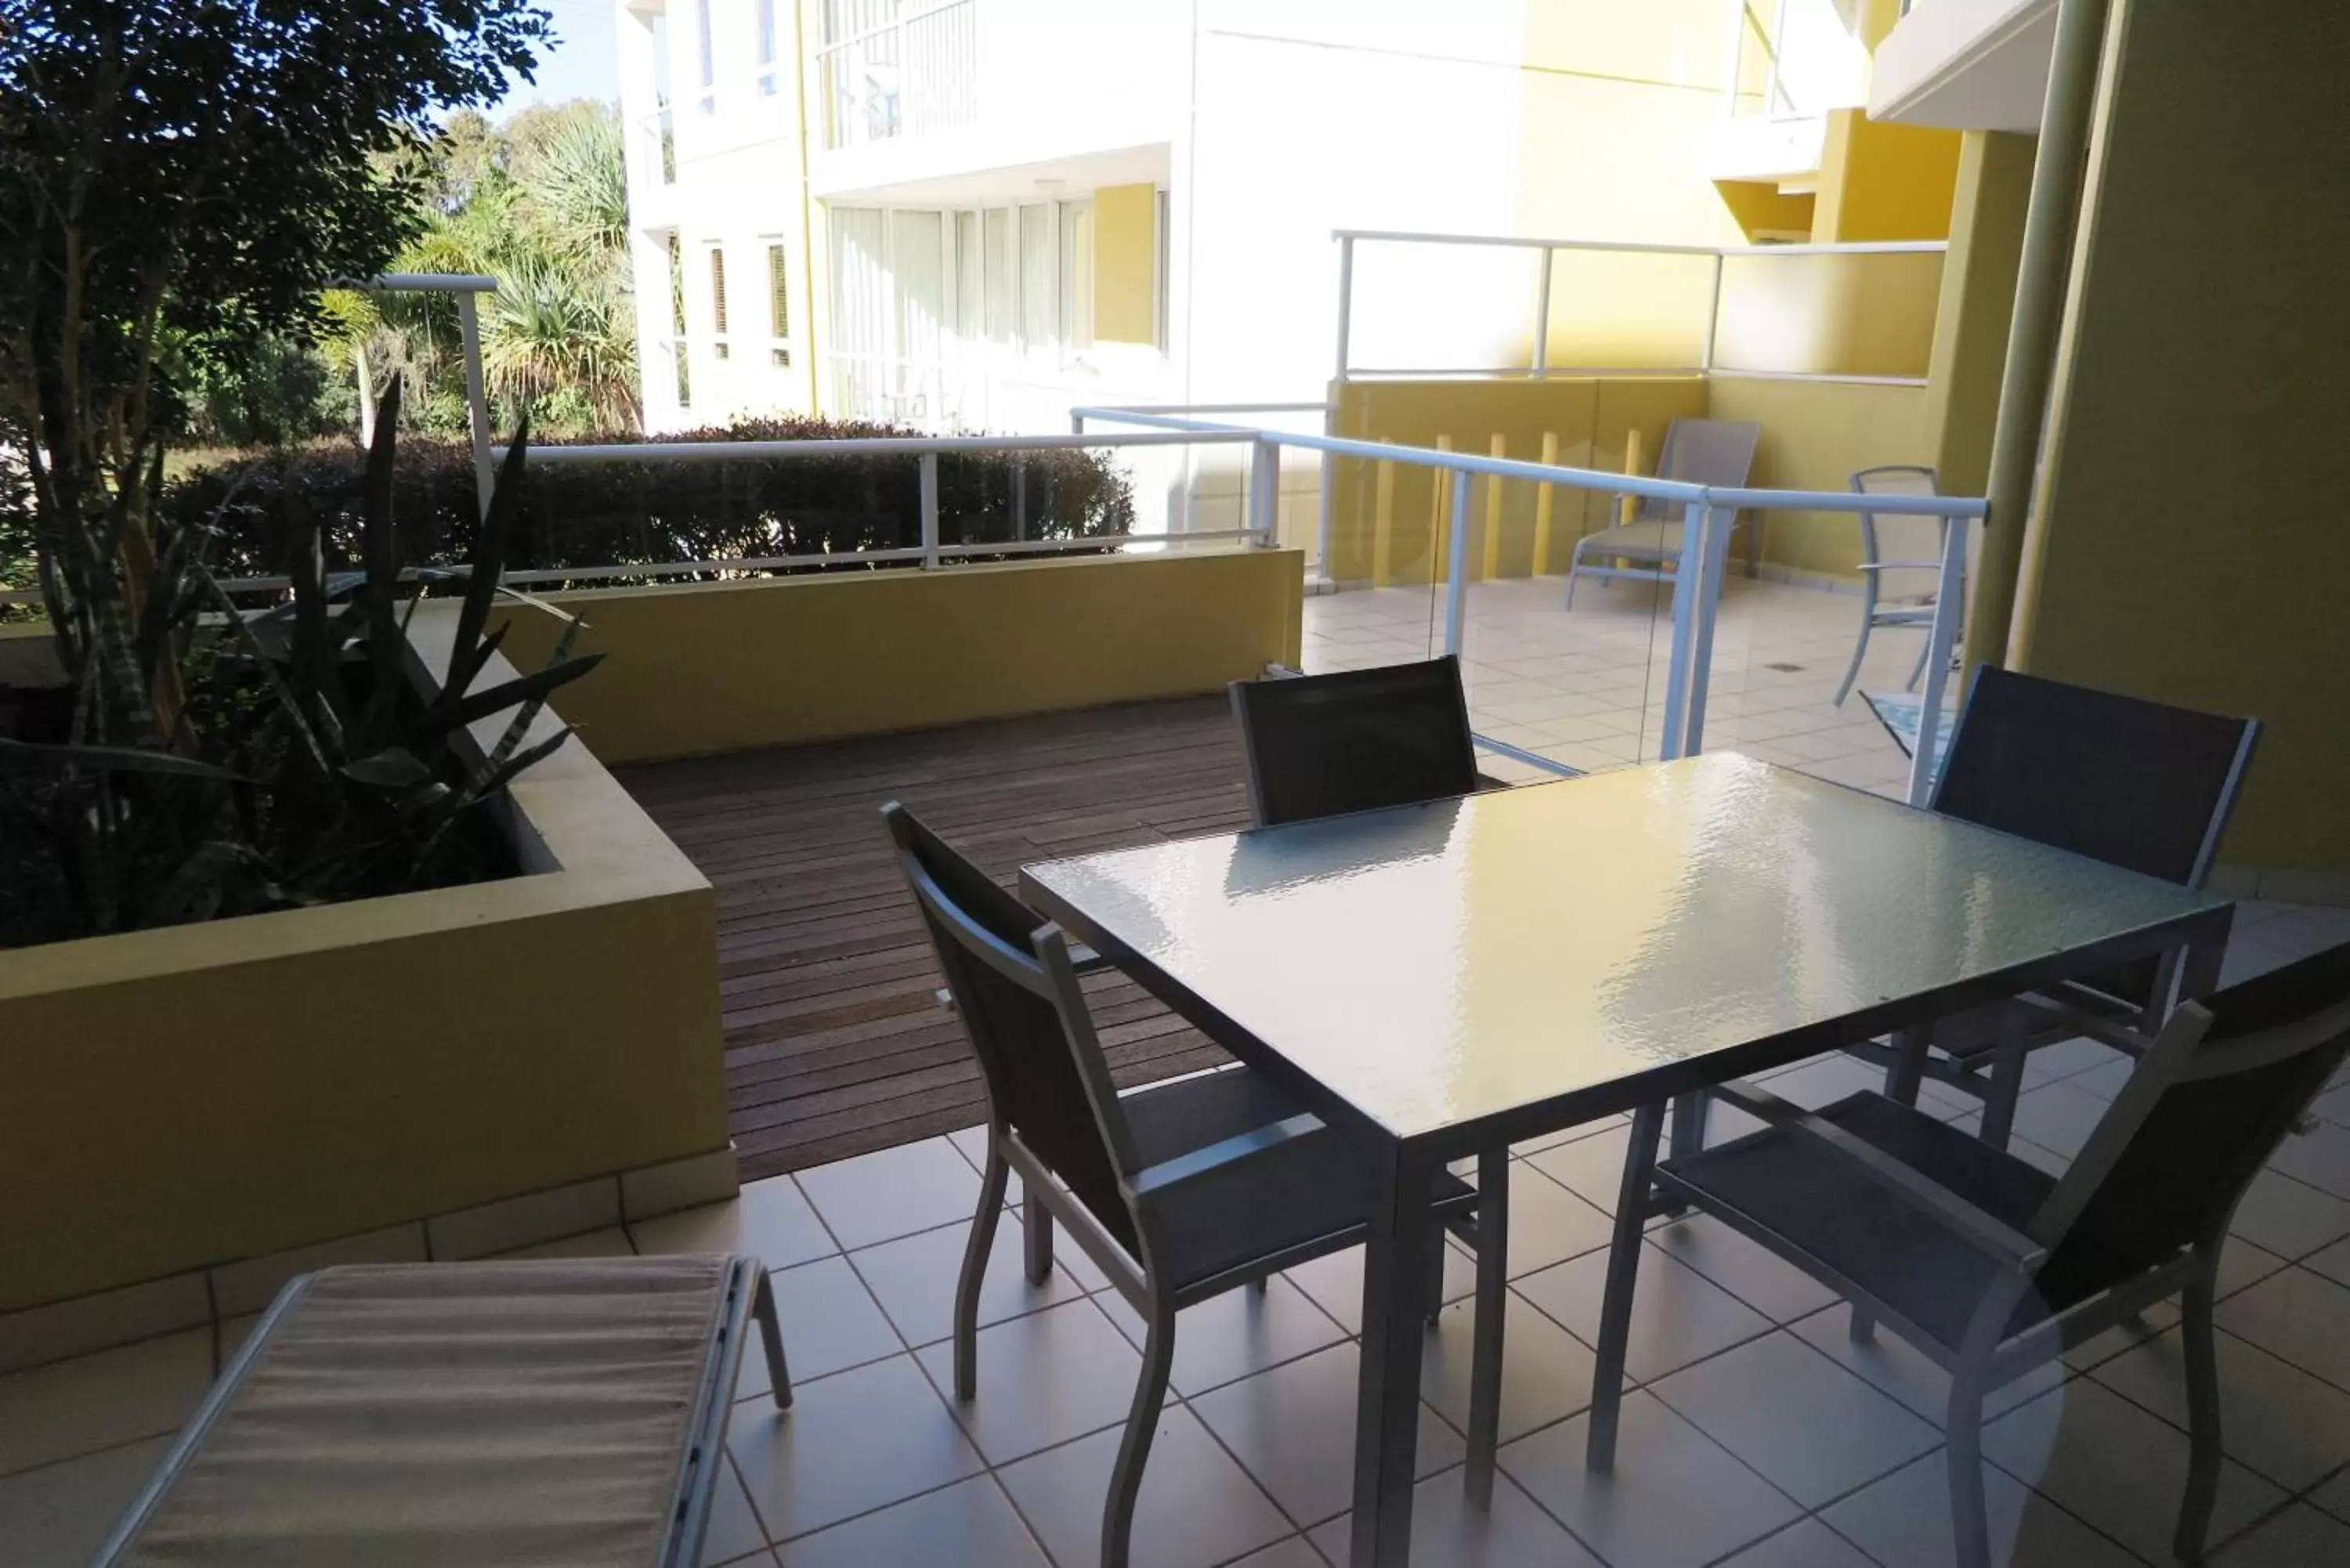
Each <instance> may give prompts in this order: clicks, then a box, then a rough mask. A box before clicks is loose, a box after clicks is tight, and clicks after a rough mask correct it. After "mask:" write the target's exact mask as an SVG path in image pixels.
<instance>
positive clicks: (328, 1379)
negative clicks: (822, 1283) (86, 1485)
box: [12, 1256, 792, 1568]
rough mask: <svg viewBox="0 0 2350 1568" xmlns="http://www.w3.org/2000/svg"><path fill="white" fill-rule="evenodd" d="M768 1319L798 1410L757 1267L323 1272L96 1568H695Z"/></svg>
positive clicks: (739, 1261)
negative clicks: (219, 1566) (746, 1361)
mask: <svg viewBox="0 0 2350 1568" xmlns="http://www.w3.org/2000/svg"><path fill="white" fill-rule="evenodd" d="M754 1322H755V1323H756V1324H757V1325H758V1329H759V1334H760V1337H761V1339H762V1341H763V1343H764V1349H765V1353H766V1357H767V1365H768V1371H769V1375H770V1381H769V1389H770V1392H771V1395H772V1397H773V1398H774V1401H775V1405H776V1407H778V1408H787V1407H789V1406H790V1405H791V1402H792V1383H791V1375H790V1374H789V1372H788V1371H786V1370H785V1366H784V1349H783V1337H782V1334H781V1332H780V1330H779V1328H778V1325H777V1323H776V1319H775V1295H774V1293H773V1292H772V1291H771V1290H770V1288H769V1286H768V1284H767V1273H766V1270H765V1269H764V1267H763V1266H762V1265H761V1264H760V1263H759V1262H758V1260H756V1259H754V1258H730V1257H723V1256H708V1257H691V1256H687V1257H650V1258H592V1259H564V1260H544V1261H534V1262H487V1263H399V1264H388V1265H354V1266H349V1267H343V1268H333V1269H322V1270H320V1271H319V1272H317V1273H314V1274H304V1275H302V1276H300V1277H299V1278H297V1279H296V1280H294V1281H293V1282H291V1283H289V1284H287V1285H286V1288H285V1289H284V1290H283V1291H281V1292H280V1293H278V1296H277V1299H276V1303H273V1304H272V1305H271V1307H270V1309H269V1311H268V1313H267V1314H266V1315H265V1316H264V1317H263V1318H262V1320H261V1322H260V1324H258V1325H257V1326H256V1327H255V1329H254V1331H253V1333H252V1334H250V1335H248V1336H247V1337H246V1339H245V1342H244V1347H243V1348H242V1349H240V1350H239V1351H238V1352H237V1354H236V1357H235V1359H234V1360H233V1361H232V1362H230V1364H229V1366H228V1368H227V1370H226V1371H224V1373H222V1374H221V1377H220V1380H219V1382H217V1383H216V1384H214V1385H213V1390H212V1393H211V1394H210V1395H209V1396H207V1397H206V1398H205V1400H204V1402H203V1407H201V1408H199V1409H198V1410H197V1412H196V1413H195V1415H194V1416H193V1417H190V1419H189V1421H188V1425H187V1427H186V1428H185V1429H184V1430H183V1431H182V1433H181V1436H180V1439H179V1441H178V1442H177V1443H175V1444H174V1445H173V1446H172V1449H171V1451H170V1453H168V1454H167V1455H165V1456H164V1459H163V1462H162V1465H161V1468H160V1469H158V1470H157V1472H156V1474H155V1477H154V1479H153V1480H151V1481H150V1482H149V1483H148V1485H147V1487H146V1490H143V1491H142V1492H140V1495H139V1496H138V1497H137V1498H136V1499H135V1500H133V1501H132V1502H131V1504H130V1509H129V1511H127V1512H125V1513H124V1514H123V1516H122V1520H121V1522H120V1523H119V1524H118V1525H116V1526H115V1529H114V1533H113V1534H112V1535H110V1536H109V1537H108V1539H107V1541H106V1543H105V1544H104V1545H103V1546H102V1547H100V1548H99V1553H98V1556H97V1558H96V1559H95V1562H96V1563H98V1564H99V1565H100V1568H129V1565H130V1564H140V1565H142V1568H161V1565H163V1564H188V1563H235V1564H238V1565H239V1568H315V1565H316V1564H319V1563H366V1564H369V1568H447V1565H449V1564H452V1563H498V1564H500V1568H696V1565H697V1564H699V1563H701V1561H702V1537H703V1534H704V1533H705V1531H706V1529H707V1526H708V1524H709V1521H710V1511H711V1503H712V1496H713V1495H714V1493H715V1490H716V1488H717V1485H718V1480H719V1478H720V1476H721V1475H722V1474H723V1473H724V1471H725V1469H726V1457H725V1456H726V1431H727V1423H728V1421H729V1419H730V1418H732V1417H734V1416H735V1414H736V1410H735V1406H734V1403H733V1401H734V1386H735V1376H736V1374H737V1372H738V1371H739V1370H740V1367H741V1365H742V1359H743V1349H744V1346H745V1345H747V1343H748V1342H749V1339H750V1332H751V1326H752V1324H754ZM12 1561H13V1559H12Z"/></svg>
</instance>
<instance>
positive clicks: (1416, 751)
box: [1232, 653, 1503, 827]
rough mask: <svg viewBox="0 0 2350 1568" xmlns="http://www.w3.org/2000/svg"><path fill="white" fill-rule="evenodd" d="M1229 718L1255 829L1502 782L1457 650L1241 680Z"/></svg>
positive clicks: (1444, 797) (1234, 688) (1459, 792)
mask: <svg viewBox="0 0 2350 1568" xmlns="http://www.w3.org/2000/svg"><path fill="white" fill-rule="evenodd" d="M1232 722H1233V723H1234V724H1235V725H1236V726H1237V727H1238V728H1239V730H1240V737H1241V761H1242V763H1243V766H1244V767H1246V769H1247V770H1248V794H1249V814H1250V815H1251V816H1252V817H1253V818H1254V819H1255V821H1256V825H1257V826H1259V827H1270V826H1274V824H1276V823H1284V822H1305V821H1309V820H1311V819H1312V818H1315V817H1317V816H1336V815H1341V814H1342V813H1345V812H1350V811H1376V810H1378V808H1380V807H1381V806H1389V805H1419V804H1420V803H1421V802H1423V801H1430V800H1450V799H1452V798H1454V797H1455V796H1459V795H1464V794H1475V793H1476V792H1477V791H1479V790H1481V789H1496V788H1501V787H1503V785H1502V783H1501V781H1500V780H1499V779H1495V778H1490V777H1488V776H1486V775H1485V774H1481V773H1479V772H1478V771H1477V742H1476V740H1475V738H1474V737H1473V736H1472V735H1471V733H1470V730H1469V704H1468V701H1467V700H1466V699H1465V698H1464V697H1463V696H1462V695H1461V661H1460V660H1459V659H1455V658H1453V657H1452V656H1451V654H1449V653H1448V654H1446V655H1445V656H1444V657H1442V658H1440V659H1426V660H1423V661H1420V662H1419V663H1414V664H1383V665H1379V666H1378V667H1376V668H1374V669H1370V670H1338V671H1336V672H1335V673H1332V674H1328V675H1298V676H1292V677H1289V678H1287V679H1284V680H1235V681H1233V682H1232Z"/></svg>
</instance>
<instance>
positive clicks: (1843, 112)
mask: <svg viewBox="0 0 2350 1568" xmlns="http://www.w3.org/2000/svg"><path fill="white" fill-rule="evenodd" d="M1958 179H1959V132H1957V131H1955V130H1936V129H1933V128H1931V127H1929V126H1917V125H1896V124H1893V123H1892V122H1890V121H1886V120H1875V119H1869V118H1868V116H1867V114H1866V111H1865V110H1862V109H1830V110H1829V111H1828V124H1827V141H1826V144H1825V146H1824V147H1823V148H1822V149H1821V151H1820V182H1819V194H1818V200H1817V202H1816V203H1815V204H1814V208H1813V214H1812V238H1813V240H1814V242H1816V243H1818V244H1829V243H1831V242H1836V243H1850V242H1856V241H1863V240H1939V239H1947V238H1948V237H1949V236H1950V199H1951V195H1952V193H1953V192H1955V191H1956V189H1957V187H1958Z"/></svg>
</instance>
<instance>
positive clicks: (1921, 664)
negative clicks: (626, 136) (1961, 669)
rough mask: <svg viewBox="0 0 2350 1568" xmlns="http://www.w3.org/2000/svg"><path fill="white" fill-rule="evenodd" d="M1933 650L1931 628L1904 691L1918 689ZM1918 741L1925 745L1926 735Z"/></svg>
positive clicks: (1911, 669)
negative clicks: (1928, 656)
mask: <svg viewBox="0 0 2350 1568" xmlns="http://www.w3.org/2000/svg"><path fill="white" fill-rule="evenodd" d="M1933 651H1934V634H1933V632H1932V631H1930V630H1929V631H1928V632H1927V634H1926V642H1925V646H1924V647H1922V648H1920V649H1918V662H1917V663H1915V664H1913V665H1911V666H1910V667H1909V684H1908V685H1907V686H1904V687H1903V688H1902V689H1901V690H1902V691H1917V690H1918V681H1919V680H1923V679H1924V678H1925V674H1926V656H1927V655H1928V654H1929V653H1931V652H1933ZM1925 743H1926V737H1925V736H1923V735H1920V736H1918V744H1919V745H1921V746H1922V745H1924V744H1925Z"/></svg>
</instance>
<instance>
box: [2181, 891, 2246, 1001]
mask: <svg viewBox="0 0 2350 1568" xmlns="http://www.w3.org/2000/svg"><path fill="white" fill-rule="evenodd" d="M2235 924H2236V907H2235V906H2234V905H2233V904H2230V905H2228V906H2227V907H2226V908H2224V909H2219V910H2215V911H2214V912H2213V914H2212V916H2211V919H2210V923H2209V924H2207V925H2206V926H2204V927H2203V928H2202V929H2199V930H2198V931H2196V933H2195V934H2194V935H2193V936H2190V937H2189V938H2188V939H2187V946H2186V950H2185V951H2184V952H2183V953H2182V954H2181V955H2180V957H2179V961H2178V1000H2179V1001H2181V1002H2195V1001H2199V1000H2200V999H2201V998H2203V997H2206V996H2209V995H2210V994H2211V993H2212V992H2215V991H2217V990H2219V989H2220V965H2222V964H2224V963H2225V962H2227V960H2228V935H2229V933H2230V931H2232V930H2233V929H2235Z"/></svg>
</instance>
